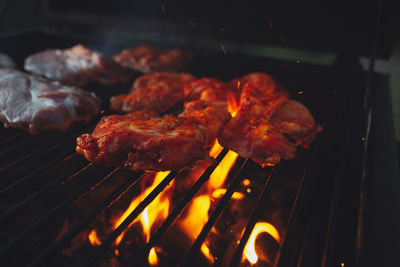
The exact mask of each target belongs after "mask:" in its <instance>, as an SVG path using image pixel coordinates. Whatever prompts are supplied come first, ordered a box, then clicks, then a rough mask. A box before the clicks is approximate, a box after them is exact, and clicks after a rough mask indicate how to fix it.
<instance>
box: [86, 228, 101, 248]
mask: <svg viewBox="0 0 400 267" xmlns="http://www.w3.org/2000/svg"><path fill="white" fill-rule="evenodd" d="M88 238H89V241H90V244H92V246H100V245H101V241H100V239H99V237H98V236H97V232H96V230H92V231H91V232H90V233H89V236H88Z"/></svg>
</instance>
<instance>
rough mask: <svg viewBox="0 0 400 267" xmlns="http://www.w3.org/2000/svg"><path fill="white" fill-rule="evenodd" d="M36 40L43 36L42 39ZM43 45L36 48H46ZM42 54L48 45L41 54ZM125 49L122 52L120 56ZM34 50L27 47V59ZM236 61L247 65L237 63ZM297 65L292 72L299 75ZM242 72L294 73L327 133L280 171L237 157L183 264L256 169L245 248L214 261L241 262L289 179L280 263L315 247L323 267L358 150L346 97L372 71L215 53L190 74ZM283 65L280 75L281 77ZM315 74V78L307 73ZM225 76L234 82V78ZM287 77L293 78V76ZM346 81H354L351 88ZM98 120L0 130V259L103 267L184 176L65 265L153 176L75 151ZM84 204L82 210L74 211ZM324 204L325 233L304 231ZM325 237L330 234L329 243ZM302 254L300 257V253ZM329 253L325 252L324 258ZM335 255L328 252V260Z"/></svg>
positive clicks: (140, 255) (139, 256)
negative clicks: (53, 233) (68, 218)
mask: <svg viewBox="0 0 400 267" xmlns="http://www.w3.org/2000/svg"><path fill="white" fill-rule="evenodd" d="M34 36H35V37H37V35H34ZM25 38H26V37H25ZM46 38H48V37H46ZM39 39H40V38H39ZM56 40H57V42H55V43H57V44H58V43H63V42H62V38H61V39H60V37H59V36H58V37H56ZM41 43H43V42H41ZM69 43H71V41H70V40H69V41H68V42H67V41H66V42H65V43H64V45H67V44H69ZM41 45H42V44H40V45H38V46H39V47H40V46H41ZM60 47H61V46H60ZM89 47H90V46H89ZM42 49H43V48H42V47H41V48H40V49H39V48H38V49H37V50H42ZM117 49H118V48H115V50H117ZM100 50H101V49H100ZM32 52H33V51H24V53H25V54H30V53H32ZM211 59H212V60H211ZM210 61H212V62H216V64H213V66H209V64H206V63H208V62H210ZM218 62H220V63H218ZM231 62H240V63H243V62H244V63H243V64H230V63H231ZM205 66H207V67H205ZM277 66H278V67H277ZM292 67H293V68H294V69H291V68H292ZM232 68H233V69H232ZM241 68H244V69H246V73H248V72H252V71H260V70H262V71H266V72H270V73H272V74H273V75H275V76H277V77H278V79H279V78H280V77H285V76H288V77H290V78H289V79H288V78H286V80H289V81H288V84H284V85H285V86H286V87H288V88H291V84H295V85H296V86H297V85H298V86H300V88H301V87H303V88H301V89H302V91H304V92H306V93H305V94H306V95H307V92H310V93H309V95H308V96H307V97H304V96H303V95H297V96H296V95H295V94H294V96H295V97H297V98H299V99H300V100H303V102H306V104H307V105H308V106H310V107H313V110H312V111H313V112H312V113H313V114H318V119H317V120H318V121H322V122H325V123H326V124H325V125H324V128H325V129H324V133H323V136H322V137H321V136H320V137H318V138H317V140H316V142H314V144H313V147H312V149H311V150H302V151H300V152H299V157H298V159H296V160H294V161H291V162H283V163H281V164H280V165H278V166H275V167H267V168H265V169H261V168H259V167H258V166H256V165H255V164H254V163H253V162H252V161H251V160H245V159H238V160H237V163H236V165H235V168H234V171H232V173H231V174H230V176H231V179H230V180H229V186H228V187H227V190H226V192H225V194H224V195H223V197H222V198H221V199H220V200H219V201H218V203H217V204H216V207H215V209H214V210H212V211H211V214H210V216H209V218H208V221H207V222H206V223H205V225H204V226H203V227H202V229H201V232H200V234H199V235H198V237H197V238H196V239H195V240H194V241H193V243H192V244H191V246H190V247H189V248H188V250H187V251H186V254H184V255H181V256H182V258H181V259H176V263H179V264H180V265H182V266H186V265H189V263H192V262H193V261H195V260H196V259H197V256H198V255H197V254H198V253H199V251H200V247H201V245H202V244H203V243H204V241H205V240H206V238H207V237H208V235H209V234H210V232H211V230H212V228H213V227H215V225H216V223H218V222H219V219H220V218H221V217H222V215H223V212H224V210H225V209H226V208H227V206H228V205H229V203H230V200H231V199H232V195H233V193H234V192H235V191H237V190H238V187H239V184H240V183H241V181H242V180H243V179H244V178H245V177H246V176H247V175H251V174H253V173H258V176H263V177H264V179H265V180H263V183H262V185H261V186H260V194H259V196H258V198H257V200H256V205H255V206H254V208H252V210H251V212H250V216H249V217H248V218H247V219H246V223H245V224H244V227H243V232H242V234H241V235H240V238H239V240H238V241H239V243H238V244H237V245H236V246H235V247H234V251H233V253H232V255H231V257H230V258H229V261H227V262H223V263H222V262H218V261H216V263H218V264H224V265H230V266H237V265H240V264H241V259H242V254H243V250H244V247H245V244H246V243H247V241H248V239H249V237H250V234H251V232H252V230H253V228H254V226H255V224H256V222H257V221H259V220H260V218H261V217H262V216H261V215H262V213H263V211H264V210H265V209H266V205H267V203H268V201H269V200H270V199H271V198H272V197H273V196H272V195H273V194H274V192H276V191H277V190H279V183H278V182H279V181H282V180H285V179H288V180H290V179H291V181H296V189H295V190H294V193H293V201H292V202H291V203H290V205H289V206H290V209H289V211H288V213H289V214H290V215H289V218H288V221H287V222H285V229H286V230H284V232H283V233H282V236H283V242H282V245H281V246H280V247H279V251H278V252H277V256H276V258H275V265H276V266H287V265H292V264H291V263H297V264H299V265H300V264H301V263H304V262H305V261H306V260H307V259H308V257H307V255H309V254H310V251H312V252H311V254H312V255H316V254H318V256H317V257H314V258H315V259H316V260H317V261H319V263H321V262H322V263H321V264H323V265H325V264H327V262H333V261H336V260H337V258H336V256H335V255H333V254H332V246H334V244H332V242H333V241H332V238H331V236H330V234H329V233H330V231H331V228H332V227H333V226H332V225H335V221H336V220H337V214H338V209H340V208H341V207H338V205H339V203H338V201H337V198H338V195H340V192H341V185H342V183H343V179H344V178H343V174H344V173H345V172H346V171H345V165H346V160H344V157H343V155H346V153H347V151H349V150H351V149H353V148H352V147H351V144H352V141H353V140H349V141H348V142H346V143H345V144H344V145H342V144H341V140H340V138H341V137H343V136H346V134H347V133H346V131H348V130H349V129H352V127H353V126H352V125H351V123H348V120H346V119H345V118H346V116H347V114H348V112H349V108H348V106H353V105H354V106H355V107H356V108H357V106H358V104H357V103H358V102H357V101H349V102H351V103H348V102H347V101H346V99H351V100H355V99H357V97H356V96H357V95H358V94H359V93H360V92H363V87H362V86H360V84H363V81H364V75H363V74H362V73H361V74H360V73H357V75H354V79H352V80H346V79H340V77H341V75H345V74H343V73H346V70H342V71H338V70H334V69H321V68H319V67H318V68H315V67H314V66H309V67H307V66H299V65H298V64H292V65H290V64H287V63H285V62H280V61H278V62H273V61H267V60H265V59H260V58H251V57H241V56H237V57H235V56H231V57H225V55H219V56H215V54H212V53H211V54H209V53H205V54H204V57H202V59H200V62H197V63H196V62H195V64H194V66H193V71H191V72H192V73H194V74H195V75H198V76H218V75H215V73H216V74H219V73H220V70H221V69H224V70H226V71H225V72H224V74H222V76H224V75H225V76H227V77H228V78H232V77H235V76H238V75H239V74H243V73H241V71H242V69H241ZM275 69H278V71H276V70H275ZM308 72H309V74H308V76H309V78H307V75H304V74H307V73H308ZM294 73H295V74H294ZM353 74H354V73H353ZM332 77H334V78H336V79H337V80H339V81H340V82H339V83H334V82H332V83H331V84H326V80H329V78H332ZM221 78H224V79H226V77H221ZM279 80H283V81H285V79H279ZM332 80H333V79H332ZM343 81H347V82H345V83H344V82H343ZM321 85H324V86H326V87H327V89H326V91H321V90H319V89H320V87H321ZM339 85H340V86H341V87H343V88H344V89H343V90H342V91H336V88H338V87H339ZM352 87H355V88H356V89H359V90H353V91H351V90H348V91H346V89H348V88H352ZM304 88H306V89H307V88H309V89H310V90H309V91H307V90H306V89H304ZM103 93H104V95H103V98H104V99H108V97H109V96H110V95H113V94H115V92H112V91H108V92H103ZM107 94H108V96H107ZM353 94H354V95H353ZM307 101H310V103H307ZM309 104H310V105H309ZM342 107H343V108H342ZM332 111H333V112H332ZM350 113H351V112H350ZM355 119H357V117H356V115H353V116H352V118H351V119H350V121H354V120H355ZM98 120H99V118H96V119H95V120H94V121H93V123H91V124H90V125H81V124H76V125H74V126H73V127H72V128H71V129H70V130H68V131H67V132H66V133H63V134H55V133H43V134H39V135H36V136H32V135H29V134H27V133H24V132H22V131H19V130H17V129H0V159H1V161H0V162H1V164H0V175H1V176H2V178H1V180H0V183H1V190H0V197H1V199H2V201H4V203H2V202H0V204H1V206H0V208H1V209H2V210H4V212H3V213H2V215H1V217H0V223H1V225H2V227H1V228H2V230H1V231H0V233H1V238H2V244H3V245H2V246H1V248H0V254H1V255H2V256H3V259H7V260H10V261H11V262H13V263H15V262H17V263H20V262H21V264H22V265H29V266H43V265H46V264H47V265H54V264H61V266H62V265H65V266H68V265H69V264H71V263H73V264H74V265H76V264H81V265H83V266H89V265H96V263H97V261H98V260H99V259H100V258H101V257H102V256H103V255H104V254H105V253H106V251H107V249H109V247H110V245H111V244H112V243H113V242H114V240H115V239H116V238H117V237H118V236H119V235H120V234H121V233H122V232H123V231H125V230H126V229H127V227H128V226H129V225H130V224H131V223H132V222H133V221H134V220H135V219H136V218H137V217H138V216H139V215H140V214H141V212H142V211H143V210H144V209H145V208H146V207H147V206H148V205H149V204H150V203H151V202H152V201H153V200H154V199H155V198H156V197H157V196H159V194H160V193H161V192H163V190H164V189H165V188H166V187H167V186H168V185H169V183H170V182H171V181H173V180H174V179H175V178H176V177H177V176H179V175H180V173H173V172H171V173H170V174H169V175H167V176H166V177H165V178H164V179H163V180H162V182H161V183H160V184H159V185H157V186H156V187H155V188H154V190H153V191H152V192H151V193H150V194H149V195H147V197H146V198H144V199H143V201H141V202H140V204H139V205H138V206H137V207H136V208H135V209H134V210H133V211H132V212H131V213H130V215H129V216H128V217H126V219H125V220H124V221H123V222H122V223H121V224H120V225H119V226H118V227H117V228H116V229H114V230H113V231H112V232H111V233H109V234H108V235H107V236H106V237H105V239H104V240H102V244H101V245H100V246H97V247H93V248H92V249H91V251H90V252H89V253H88V254H86V255H85V256H86V257H83V261H79V260H78V259H69V258H68V259H66V260H65V261H63V260H60V259H64V258H65V256H64V255H62V253H60V251H61V250H62V249H63V248H65V246H67V245H68V244H69V243H70V242H71V241H72V240H73V239H74V238H75V237H76V236H77V235H78V234H79V233H81V232H82V231H83V230H84V229H86V228H87V227H89V226H91V224H92V223H93V222H94V221H95V219H96V218H97V217H98V216H99V214H101V213H103V212H105V211H106V210H110V209H112V208H113V205H114V204H115V203H116V202H117V201H118V200H120V199H121V198H122V197H123V196H126V195H127V194H128V192H130V191H131V190H133V189H134V188H136V186H138V185H139V182H140V181H142V179H143V177H144V176H145V174H144V173H143V172H127V171H125V170H122V169H121V168H112V169H110V168H102V167H99V166H95V165H94V164H91V163H88V162H87V161H86V160H84V159H83V158H82V157H81V156H79V155H77V154H76V153H75V152H74V147H75V138H76V137H77V136H78V135H79V134H81V133H83V132H89V131H91V129H92V128H93V127H94V125H95V123H96V122H97V121H98ZM343 121H346V122H347V125H346V126H343V125H342V122H343ZM349 124H350V125H349ZM355 138H359V136H357V135H356V137H355ZM227 152H228V151H227V150H226V149H224V150H222V152H221V153H220V154H219V155H218V157H217V162H218V163H220V162H221V161H222V159H223V158H224V156H225V155H226V154H227ZM355 154H356V152H355ZM216 167H217V165H215V166H210V167H208V168H207V169H206V170H205V171H204V172H203V173H202V174H201V175H200V177H199V178H197V180H196V181H195V182H194V183H193V184H192V186H191V188H190V189H188V190H186V193H185V194H184V196H182V197H181V198H180V199H179V201H177V203H176V206H175V207H174V208H173V209H171V210H170V213H169V215H168V216H167V218H166V219H165V221H164V222H163V223H162V224H161V226H160V227H159V228H158V229H157V230H156V231H155V232H154V233H152V234H151V236H150V238H149V241H148V242H147V243H146V244H145V245H144V246H143V247H142V248H140V249H139V250H138V251H137V252H136V253H135V254H134V255H133V258H132V259H130V260H129V262H128V263H127V265H134V266H136V265H142V264H146V259H147V255H148V254H149V252H150V250H151V248H153V247H154V246H156V245H157V244H158V242H160V241H161V240H162V238H163V237H164V236H165V235H166V234H167V232H168V230H169V229H170V228H171V226H173V224H174V222H176V221H177V218H178V217H179V216H180V215H181V214H182V213H183V212H184V210H185V208H186V207H187V206H188V204H189V203H190V202H191V201H192V200H193V198H194V197H195V195H196V194H197V193H199V192H200V190H201V188H202V187H203V186H204V185H205V183H206V182H207V181H208V180H209V178H210V175H211V173H212V172H213V171H214V169H215V168H216ZM352 174H354V173H352ZM117 177H122V180H123V181H122V182H121V183H120V184H118V185H117V186H116V188H114V189H113V190H112V191H111V192H109V193H108V194H107V195H105V196H104V197H103V198H102V199H101V201H99V202H98V203H96V204H95V205H94V207H93V208H92V209H91V210H90V211H89V212H87V213H86V214H84V215H83V216H82V217H79V219H78V220H75V221H73V223H72V224H71V225H70V226H69V227H68V229H67V230H66V231H64V232H63V233H62V235H61V236H58V237H57V238H56V239H54V238H53V239H51V240H45V242H43V243H41V244H38V248H39V249H38V248H35V245H37V240H31V239H32V238H31V236H32V235H34V233H36V232H37V231H39V230H40V229H41V228H43V227H46V225H49V223H52V222H53V221H56V222H57V220H56V217H57V216H62V215H63V214H64V213H66V212H67V211H71V210H72V211H74V210H79V209H80V208H81V205H80V204H79V203H80V201H83V200H85V199H87V198H88V195H89V194H90V193H91V192H95V191H96V190H99V188H101V187H102V186H103V185H104V184H106V183H107V182H109V181H111V180H115V179H116V178H117ZM289 178H290V179H289ZM354 183H355V184H357V180H354ZM76 184H77V185H76ZM63 190H64V191H65V192H67V193H68V194H66V196H63V195H60V196H57V193H58V192H60V191H63ZM317 190H321V192H319V194H318V197H317V198H316V197H314V196H313V193H314V192H316V191H317ZM65 192H64V193H65ZM49 199H50V200H51V201H50V202H51V203H46V204H45V205H43V206H39V208H38V207H37V206H35V205H36V203H37V202H39V201H42V202H46V200H49ZM53 199H54V201H53ZM355 199H356V200H355V201H357V196H355ZM313 201H314V202H315V201H317V202H320V204H319V206H317V205H310V203H312V202H313ZM76 203H78V204H77V205H76V206H74V205H75V204H76ZM324 208H325V209H326V210H327V212H326V213H327V214H326V216H325V215H324V216H320V217H321V218H320V219H319V221H318V222H315V223H316V224H318V223H320V224H321V226H320V228H321V229H322V231H321V233H320V234H316V233H314V232H312V230H310V229H309V228H307V227H306V226H305V225H306V224H307V223H308V221H307V216H308V215H310V214H312V212H315V210H317V211H318V210H321V209H324ZM27 210H28V211H30V212H33V213H34V215H33V216H32V217H33V218H34V219H33V220H32V221H29V222H28V223H25V224H22V226H20V225H19V223H16V224H17V225H13V224H14V223H13V222H14V221H17V219H18V216H20V215H21V214H24V213H25V212H27ZM35 212H37V214H36V213H35ZM324 214H325V213H324ZM58 226H59V225H58ZM56 228H57V227H56ZM42 230H43V229H42ZM58 230H59V229H58ZM12 232H15V235H12ZM316 235H317V236H316ZM319 235H322V236H323V237H322V238H321V237H320V236H319ZM350 239H351V237H350ZM26 240H28V241H29V242H27V243H29V244H31V243H32V247H33V248H30V250H31V252H30V253H28V254H26V255H25V254H24V253H25V252H23V250H22V247H23V246H24V245H25V243H26V242H23V241H26ZM315 240H317V241H315ZM313 242H319V243H318V244H320V246H319V247H321V248H322V250H323V251H321V252H320V253H319V252H316V251H314V250H315V248H313V246H312V245H310V244H314V245H315V243H313ZM321 244H322V245H321ZM294 251H295V253H293V252H294ZM322 254H324V255H325V256H322ZM327 254H329V256H326V255H327ZM293 255H295V256H293ZM60 262H61V263H60Z"/></svg>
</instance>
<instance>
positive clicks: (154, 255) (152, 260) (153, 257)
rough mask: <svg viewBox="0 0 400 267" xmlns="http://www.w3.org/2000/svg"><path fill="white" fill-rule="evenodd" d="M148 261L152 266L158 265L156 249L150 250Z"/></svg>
mask: <svg viewBox="0 0 400 267" xmlns="http://www.w3.org/2000/svg"><path fill="white" fill-rule="evenodd" d="M148 260H149V264H150V265H156V264H157V263H158V257H157V253H156V250H155V249H154V248H151V249H150V253H149V258H148Z"/></svg>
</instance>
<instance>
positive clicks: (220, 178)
mask: <svg viewBox="0 0 400 267" xmlns="http://www.w3.org/2000/svg"><path fill="white" fill-rule="evenodd" d="M237 157H238V154H237V153H235V152H233V151H231V150H229V151H228V153H226V155H225V157H224V158H223V159H222V161H221V163H220V164H219V165H218V166H217V168H215V170H214V171H213V173H212V174H211V175H210V180H209V181H208V187H209V188H210V189H212V190H213V191H214V189H217V188H220V187H221V186H222V185H223V184H224V182H225V179H226V177H227V176H228V173H229V171H230V170H231V168H232V166H233V164H235V162H236V159H237Z"/></svg>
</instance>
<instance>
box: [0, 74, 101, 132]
mask: <svg viewBox="0 0 400 267" xmlns="http://www.w3.org/2000/svg"><path fill="white" fill-rule="evenodd" d="M99 108H100V99H99V98H98V97H96V95H95V94H94V93H90V92H87V91H84V90H82V89H79V88H76V87H68V86H64V85H61V84H59V83H58V82H51V81H48V80H46V79H44V78H41V77H37V76H34V75H29V74H26V73H23V72H20V71H17V70H13V69H0V120H1V121H2V122H3V123H4V126H5V127H9V126H12V127H19V128H23V129H25V130H27V131H29V132H30V133H37V132H39V131H42V130H47V129H51V130H65V129H66V128H68V127H69V125H70V124H71V123H72V122H73V121H79V120H84V121H89V120H90V119H91V118H92V117H93V115H95V114H97V113H98V112H99Z"/></svg>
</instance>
